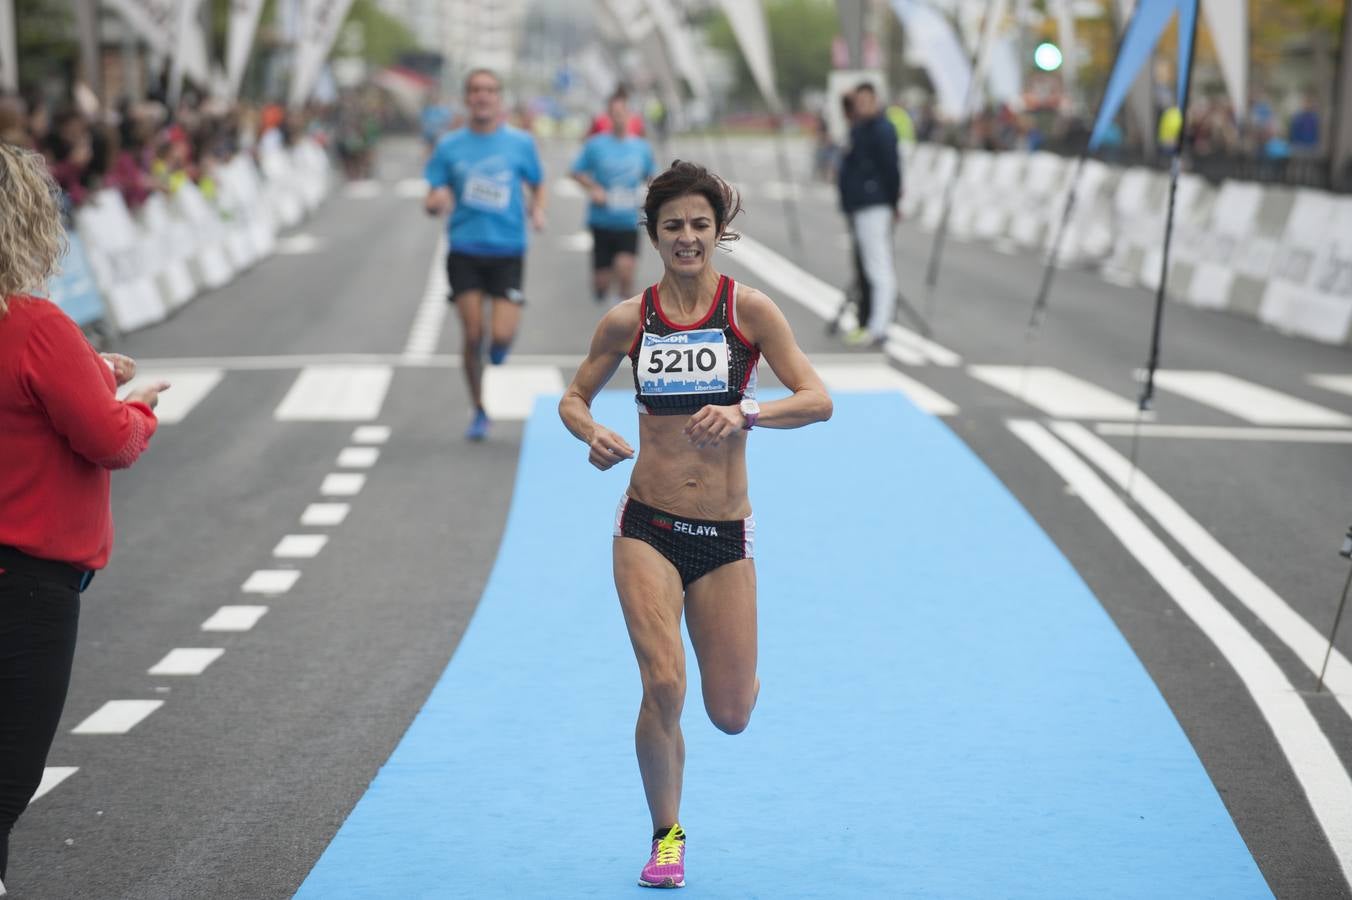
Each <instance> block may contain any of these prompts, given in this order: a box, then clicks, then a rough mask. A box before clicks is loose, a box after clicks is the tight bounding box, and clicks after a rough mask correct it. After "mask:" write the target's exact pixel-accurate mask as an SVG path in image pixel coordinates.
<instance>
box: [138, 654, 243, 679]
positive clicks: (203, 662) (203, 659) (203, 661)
mask: <svg viewBox="0 0 1352 900" xmlns="http://www.w3.org/2000/svg"><path fill="white" fill-rule="evenodd" d="M223 653H225V651H224V650H223V649H221V648H220V647H175V648H174V649H173V650H170V651H169V652H168V653H167V654H165V657H164V659H162V660H160V661H159V662H157V663H155V665H153V666H151V667H150V668H149V669H148V670H146V674H147V675H201V674H202V673H203V672H205V671H206V669H207V666H209V665H211V664H212V663H214V662H215V661H216V660H218V659H220V658H221V654H223Z"/></svg>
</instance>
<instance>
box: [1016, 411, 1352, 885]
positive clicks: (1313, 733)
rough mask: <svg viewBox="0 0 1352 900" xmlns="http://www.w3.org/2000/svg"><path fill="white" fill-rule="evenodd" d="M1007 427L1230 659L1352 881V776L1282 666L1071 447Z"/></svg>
mask: <svg viewBox="0 0 1352 900" xmlns="http://www.w3.org/2000/svg"><path fill="white" fill-rule="evenodd" d="M1008 425H1009V428H1010V430H1011V431H1013V432H1014V434H1015V435H1016V436H1018V438H1019V439H1020V440H1022V441H1023V442H1024V443H1025V444H1027V445H1028V446H1029V447H1030V448H1031V449H1032V450H1033V451H1034V452H1035V453H1037V455H1038V456H1040V457H1042V459H1043V461H1044V462H1046V463H1047V464H1048V465H1049V466H1051V467H1052V469H1053V470H1054V471H1056V472H1057V473H1058V474H1059V475H1060V476H1061V477H1062V478H1063V479H1065V481H1066V482H1067V483H1068V484H1069V485H1070V486H1071V488H1072V489H1073V490H1074V491H1075V493H1076V494H1077V495H1078V496H1079V497H1080V499H1081V500H1083V501H1084V502H1085V504H1086V505H1087V506H1088V507H1089V508H1090V510H1092V511H1093V512H1094V513H1095V515H1097V516H1098V517H1099V519H1100V521H1102V522H1103V524H1104V525H1106V526H1107V527H1108V530H1109V531H1111V532H1112V533H1113V535H1114V536H1115V537H1116V538H1117V539H1118V540H1119V541H1120V542H1121V543H1122V546H1123V547H1125V548H1126V550H1127V551H1128V552H1129V553H1131V555H1132V556H1133V557H1135V558H1136V560H1137V562H1139V563H1140V564H1141V565H1142V566H1143V567H1144V568H1145V569H1146V571H1147V572H1149V573H1150V574H1151V576H1152V577H1154V579H1155V580H1156V581H1157V582H1159V584H1160V586H1161V587H1162V588H1164V590H1165V591H1167V592H1168V594H1169V596H1170V597H1172V598H1173V600H1174V602H1175V603H1177V604H1178V606H1179V608H1181V609H1182V610H1183V611H1184V612H1185V613H1187V615H1188V617H1189V618H1191V619H1192V621H1193V622H1194V623H1195V624H1196V625H1197V627H1198V628H1199V629H1200V630H1201V631H1202V633H1203V634H1205V635H1206V636H1207V638H1208V639H1210V641H1211V642H1212V644H1214V645H1215V647H1216V649H1217V650H1219V651H1220V653H1221V655H1222V656H1224V657H1225V659H1226V661H1227V662H1228V663H1229V664H1230V666H1231V668H1233V669H1234V671H1235V673H1236V674H1237V675H1238V676H1239V678H1240V680H1241V681H1242V682H1243V683H1244V686H1245V688H1246V689H1247V690H1248V692H1249V694H1250V695H1251V696H1252V697H1253V699H1254V702H1255V703H1256V705H1257V706H1258V709H1259V711H1260V712H1261V713H1262V715H1263V718H1264V719H1265V720H1266V721H1267V723H1268V726H1269V727H1270V728H1271V730H1272V733H1273V736H1274V737H1276V739H1277V744H1278V746H1280V747H1281V749H1282V752H1283V754H1285V756H1286V758H1287V760H1288V762H1290V764H1291V768H1292V771H1294V772H1295V775H1296V779H1297V780H1298V781H1299V782H1300V785H1301V788H1302V789H1303V790H1304V792H1305V797H1306V800H1307V801H1308V802H1309V804H1310V808H1311V809H1312V810H1313V811H1314V814H1315V817H1316V818H1317V819H1318V820H1319V823H1320V825H1321V826H1322V827H1323V829H1324V834H1325V835H1326V836H1327V837H1328V841H1329V845H1330V847H1332V849H1333V853H1334V855H1335V856H1336V857H1337V858H1338V861H1339V864H1340V865H1341V867H1342V871H1343V877H1344V878H1346V879H1348V881H1349V882H1352V779H1349V777H1348V773H1347V771H1346V770H1345V769H1343V766H1342V762H1341V761H1340V760H1339V758H1338V754H1337V753H1336V752H1335V751H1334V749H1333V745H1332V744H1330V743H1329V740H1328V738H1327V737H1326V736H1325V735H1324V733H1323V731H1321V730H1320V728H1319V723H1318V722H1317V721H1316V720H1315V718H1314V715H1313V714H1312V713H1311V712H1310V709H1309V707H1308V706H1307V705H1306V704H1305V700H1304V699H1303V698H1302V697H1301V696H1300V694H1298V693H1297V692H1296V690H1295V688H1294V687H1293V686H1292V684H1291V682H1290V681H1289V680H1288V679H1287V677H1286V675H1285V674H1283V673H1282V670H1281V667H1280V666H1278V665H1277V663H1276V662H1275V661H1274V660H1273V659H1272V657H1271V656H1269V655H1268V653H1267V651H1266V650H1264V649H1263V646H1262V645H1261V644H1260V643H1258V641H1257V640H1256V639H1255V638H1254V637H1253V635H1251V634H1249V632H1247V631H1245V630H1244V626H1243V625H1241V624H1240V623H1239V621H1238V620H1237V619H1236V618H1235V617H1234V616H1233V615H1231V614H1230V612H1229V610H1227V609H1226V608H1225V607H1224V606H1222V605H1221V604H1220V602H1219V601H1217V600H1216V598H1215V597H1214V596H1213V595H1212V594H1211V592H1210V591H1208V590H1207V589H1206V587H1205V586H1204V585H1203V584H1202V583H1201V581H1199V580H1198V579H1197V576H1195V575H1194V574H1193V573H1192V572H1191V571H1189V570H1188V568H1187V567H1186V566H1184V565H1183V563H1181V562H1180V561H1179V560H1178V559H1177V557H1175V556H1174V555H1173V554H1172V553H1171V552H1170V551H1169V548H1168V547H1167V546H1166V545H1165V544H1164V542H1163V541H1161V540H1160V539H1159V538H1158V537H1156V536H1155V534H1154V532H1152V531H1151V530H1150V529H1149V528H1148V527H1147V526H1146V524H1145V523H1144V522H1142V521H1141V520H1140V519H1139V518H1138V517H1137V516H1136V515H1135V514H1134V513H1132V511H1131V510H1130V509H1129V508H1128V507H1127V505H1126V503H1124V502H1123V501H1122V500H1121V499H1120V498H1119V497H1118V496H1117V495H1116V494H1115V493H1114V492H1113V490H1112V489H1111V488H1110V487H1108V485H1107V484H1106V483H1104V482H1103V480H1102V479H1100V478H1099V477H1098V476H1097V475H1095V474H1094V472H1093V470H1092V469H1090V468H1089V465H1088V464H1087V463H1085V462H1084V461H1083V460H1081V459H1080V458H1079V457H1078V456H1076V455H1075V454H1074V453H1073V452H1072V451H1071V449H1070V448H1069V447H1067V446H1066V445H1065V444H1063V443H1061V442H1060V441H1059V440H1057V439H1056V438H1055V437H1053V436H1052V434H1051V433H1050V432H1048V431H1047V430H1046V429H1044V428H1043V427H1042V426H1040V425H1038V424H1037V423H1036V422H1030V421H1026V420H1014V421H1010V422H1009V423H1008ZM1138 477H1139V476H1138Z"/></svg>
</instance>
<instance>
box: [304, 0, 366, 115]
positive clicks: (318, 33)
mask: <svg viewBox="0 0 1352 900" xmlns="http://www.w3.org/2000/svg"><path fill="white" fill-rule="evenodd" d="M351 6H352V0H302V2H301V9H300V29H299V34H298V35H297V37H296V61H295V65H294V66H293V67H292V69H291V95H290V97H289V101H290V105H291V106H292V107H296V106H300V105H302V104H304V103H305V101H306V100H308V99H310V94H311V93H313V92H314V89H315V84H316V83H317V82H318V81H319V71H320V69H322V68H324V60H326V59H328V57H329V50H331V49H333V42H334V41H335V40H337V39H338V29H340V28H342V27H343V20H344V19H346V18H347V11H348V8H349V7H351Z"/></svg>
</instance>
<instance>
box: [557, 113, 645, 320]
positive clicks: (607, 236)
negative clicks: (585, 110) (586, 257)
mask: <svg viewBox="0 0 1352 900" xmlns="http://www.w3.org/2000/svg"><path fill="white" fill-rule="evenodd" d="M607 114H608V116H609V119H610V131H608V132H606V133H603V134H598V135H595V136H593V137H591V138H588V139H587V143H585V144H583V145H582V152H581V153H580V154H578V157H577V161H576V162H574V163H573V170H572V175H573V178H574V179H575V180H576V181H577V182H578V184H581V185H582V187H583V188H585V189H586V191H587V196H588V197H590V198H591V205H590V206H588V207H587V225H588V226H590V228H591V233H592V289H593V290H594V291H595V292H596V302H597V303H603V302H605V300H606V299H607V294H609V292H610V289H611V287H612V286H614V288H615V289H616V291H617V292H618V295H619V296H618V299H626V298H628V297H630V296H631V295H632V294H633V293H634V263H635V258H636V254H637V252H638V211H639V206H640V205H641V203H642V197H641V191H642V188H643V186H644V185H645V184H647V183H648V180H649V179H650V178H652V176H653V168H654V165H653V151H652V148H650V147H649V146H648V142H647V141H645V140H644V139H643V138H641V137H637V136H634V135H633V134H632V133H631V131H630V129H629V127H628V123H629V118H630V117H629V103H628V98H627V97H626V96H625V93H624V89H623V88H621V89H620V90H618V91H616V92H615V93H614V94H613V95H612V96H611V98H610V103H609V105H608V107H607Z"/></svg>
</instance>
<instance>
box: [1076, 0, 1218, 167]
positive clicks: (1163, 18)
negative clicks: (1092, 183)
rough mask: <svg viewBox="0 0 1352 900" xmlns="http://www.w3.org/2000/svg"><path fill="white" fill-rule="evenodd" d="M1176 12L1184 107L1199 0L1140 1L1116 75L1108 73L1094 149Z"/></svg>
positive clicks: (1093, 137) (1180, 91) (1092, 141)
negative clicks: (1184, 93)
mask: <svg viewBox="0 0 1352 900" xmlns="http://www.w3.org/2000/svg"><path fill="white" fill-rule="evenodd" d="M1175 12H1177V13H1178V14H1179V20H1178V26H1179V27H1178V90H1177V94H1176V96H1177V97H1178V104H1179V108H1180V109H1181V108H1182V105H1183V83H1184V76H1185V73H1186V72H1187V71H1188V69H1187V67H1188V64H1189V62H1190V59H1189V56H1190V54H1191V52H1192V31H1193V29H1194V28H1196V27H1197V0H1140V2H1139V3H1137V4H1136V13H1135V14H1134V15H1133V16H1132V17H1131V21H1130V22H1128V23H1127V33H1126V36H1125V37H1124V38H1123V39H1122V46H1121V49H1119V50H1118V51H1117V60H1116V61H1115V62H1114V63H1113V71H1112V74H1111V75H1109V76H1108V88H1107V90H1105V91H1104V92H1103V103H1102V104H1101V105H1100V106H1099V111H1098V117H1097V118H1096V119H1095V120H1094V130H1093V132H1092V133H1091V134H1090V136H1089V149H1090V150H1093V149H1094V148H1095V147H1097V146H1098V145H1099V144H1100V143H1102V142H1103V138H1104V135H1105V134H1106V132H1107V130H1108V125H1109V123H1111V122H1112V120H1113V117H1114V116H1116V115H1117V111H1118V110H1119V109H1121V108H1122V103H1123V101H1125V100H1126V99H1127V92H1128V91H1129V90H1131V85H1132V82H1134V81H1135V80H1136V76H1137V75H1138V74H1139V73H1140V71H1141V67H1142V66H1143V65H1145V64H1146V62H1147V61H1148V60H1149V59H1150V55H1151V54H1152V53H1154V51H1155V47H1156V45H1157V44H1158V43H1159V40H1160V35H1161V34H1163V33H1164V29H1165V27H1166V26H1168V24H1169V20H1170V19H1172V18H1173V16H1174V13H1175Z"/></svg>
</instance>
